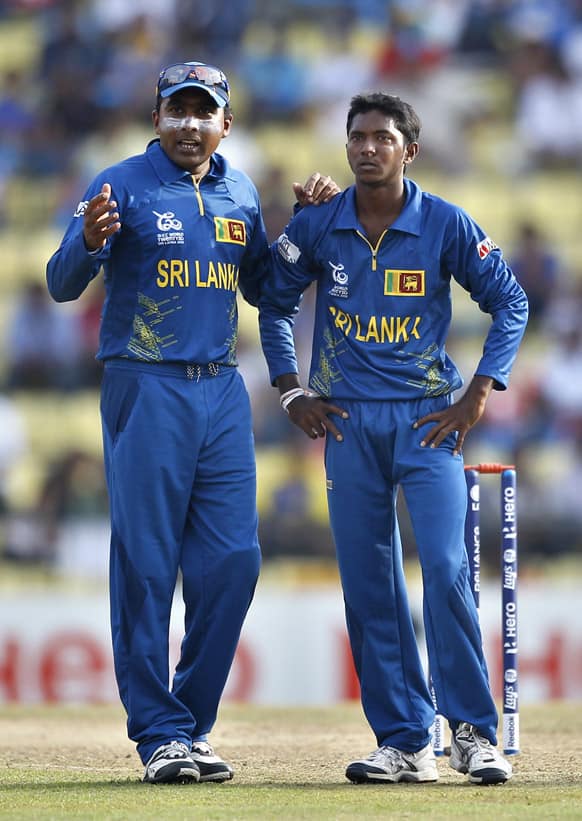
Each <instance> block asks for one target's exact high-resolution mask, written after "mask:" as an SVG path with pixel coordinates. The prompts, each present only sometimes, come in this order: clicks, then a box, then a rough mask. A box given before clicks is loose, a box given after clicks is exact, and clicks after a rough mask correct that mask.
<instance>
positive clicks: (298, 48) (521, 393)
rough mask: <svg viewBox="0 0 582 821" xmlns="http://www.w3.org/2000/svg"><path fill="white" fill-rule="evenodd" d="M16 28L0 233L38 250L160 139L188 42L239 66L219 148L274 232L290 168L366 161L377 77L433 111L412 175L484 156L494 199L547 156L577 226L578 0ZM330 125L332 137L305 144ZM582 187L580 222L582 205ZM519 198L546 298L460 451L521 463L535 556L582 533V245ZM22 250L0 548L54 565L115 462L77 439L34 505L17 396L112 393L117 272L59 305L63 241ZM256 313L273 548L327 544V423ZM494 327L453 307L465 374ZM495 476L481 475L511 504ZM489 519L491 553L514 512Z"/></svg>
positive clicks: (33, 20) (23, 19) (249, 376)
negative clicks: (356, 105) (366, 107)
mask: <svg viewBox="0 0 582 821" xmlns="http://www.w3.org/2000/svg"><path fill="white" fill-rule="evenodd" d="M14 26H21V27H22V28H18V29H14V30H15V31H16V30H18V32H19V33H21V32H22V31H23V30H24V32H25V34H26V37H25V38H23V40H22V43H21V48H20V51H19V50H18V48H17V47H16V44H15V43H12V44H11V48H10V50H9V51H10V55H11V57H10V59H9V60H7V59H4V58H2V56H1V55H0V236H1V237H2V242H3V243H4V242H5V241H6V242H7V243H12V245H15V246H17V247H18V248H22V249H24V248H25V247H26V246H30V245H33V244H34V238H35V237H37V238H38V237H39V236H40V235H41V234H44V235H45V236H46V235H48V237H49V240H50V242H49V243H47V244H45V245H44V246H43V253H45V252H47V251H48V253H50V251H51V250H52V249H53V247H55V246H56V244H57V243H58V241H59V238H60V236H61V234H62V232H63V230H64V228H65V226H66V225H67V223H68V221H69V219H70V216H71V214H72V212H73V211H74V209H75V206H76V204H77V202H78V200H79V199H80V197H81V194H82V192H83V191H84V189H85V187H86V185H87V183H88V182H89V181H90V180H91V179H92V177H93V176H94V175H95V174H96V173H97V172H98V171H99V170H101V169H102V168H103V167H105V166H107V165H109V164H112V163H114V162H116V161H118V160H120V159H122V158H124V157H126V156H129V155H130V154H133V153H139V152H141V151H142V150H143V148H144V147H145V145H146V143H147V142H148V140H149V139H150V138H151V136H152V131H151V127H150V125H149V124H150V122H151V109H152V102H153V91H154V81H155V78H156V76H157V73H158V71H159V70H160V68H161V67H162V66H164V65H166V64H168V63H172V62H178V61H181V60H189V59H199V60H203V61H208V62H211V63H215V64H218V65H219V66H221V67H222V68H223V69H224V70H225V71H226V72H227V74H228V75H229V79H230V80H231V84H232V87H233V106H234V113H235V127H234V129H233V133H232V135H231V136H230V137H229V139H228V141H226V142H225V144H224V148H225V153H226V154H227V156H229V158H230V159H231V161H232V162H233V163H234V164H235V165H237V166H239V167H241V168H243V169H244V170H246V171H247V172H248V173H249V174H250V175H251V176H252V177H253V179H254V180H255V182H256V183H257V186H258V188H259V191H260V193H261V198H262V202H263V208H264V216H265V222H266V225H267V230H268V233H269V236H270V238H271V239H272V240H274V239H275V238H276V237H277V236H278V234H279V233H280V232H281V230H282V228H283V227H284V225H285V223H286V221H287V219H288V217H289V215H290V209H291V205H292V193H291V188H290V184H289V182H290V180H292V179H300V178H303V175H304V174H305V173H308V172H310V171H312V170H314V169H316V168H317V169H318V170H321V171H324V172H330V173H333V174H334V176H335V177H336V179H338V181H339V182H340V183H344V184H348V183H349V182H350V177H349V175H348V174H347V168H346V167H345V163H344V161H343V143H344V131H345V114H346V110H347V105H348V102H349V99H350V97H351V96H352V95H353V94H355V93H358V92H360V91H366V90H376V89H382V90H386V91H389V92H390V93H396V94H399V95H400V96H402V97H403V98H404V99H407V100H409V101H410V102H412V103H413V105H414V106H415V108H416V109H417V111H418V112H419V113H420V115H421V119H422V120H423V123H424V128H423V133H422V143H421V145H422V149H421V155H420V158H419V162H418V170H419V172H420V176H418V175H417V174H416V173H415V174H413V176H416V177H417V178H418V179H419V181H420V182H421V184H422V182H423V179H422V174H423V173H424V174H426V175H427V176H428V178H429V179H430V181H431V183H433V182H435V185H436V188H435V187H433V186H432V185H431V186H430V187H431V189H432V190H435V193H440V194H442V195H444V196H447V187H446V186H447V184H448V183H450V181H451V180H462V179H464V178H469V179H473V180H475V181H476V183H475V184H476V185H478V186H480V188H481V189H482V195H483V198H485V199H486V198H487V197H488V196H489V197H490V198H491V197H492V196H494V195H493V194H491V193H489V194H488V191H489V189H488V181H490V180H491V178H492V177H496V176H497V177H499V176H501V177H503V178H506V179H507V178H509V180H510V184H512V182H514V183H515V184H516V185H518V184H519V183H520V181H523V180H524V179H531V178H534V179H535V178H537V177H538V176H539V178H540V179H543V180H545V181H546V184H545V186H544V187H543V193H539V196H544V197H548V196H549V197H550V198H551V199H552V202H551V203H548V208H551V213H552V214H553V215H554V219H555V225H561V224H562V222H563V220H562V217H561V209H562V208H563V209H564V214H565V209H566V207H568V208H569V209H570V210H569V219H570V223H574V226H576V218H575V217H574V218H573V217H572V214H571V204H570V205H568V206H566V205H565V204H564V203H563V202H562V199H561V189H560V185H561V182H562V181H570V182H571V181H572V179H574V180H575V181H578V182H582V0H387V2H381V0H343V2H342V1H341V0H319V2H318V1H317V0H309V2H308V1H307V0H214V1H213V2H212V3H208V2H203V0H142V2H139V3H129V2H126V0H58V1H57V0H12V1H11V0H4V2H3V3H2V5H1V6H0V38H1V36H2V32H3V31H4V32H5V33H7V34H6V36H7V37H10V32H12V30H13V28H12V27H14ZM27 38H28V39H27ZM7 53H8V52H7ZM19 54H20V57H19V56H18V55H19ZM268 137H270V138H271V141H270V142H269V141H268ZM314 144H317V146H318V149H319V152H320V153H319V154H317V153H315V154H314V153H313V152H310V147H311V146H313V145H314ZM322 157H323V158H329V160H330V167H329V168H326V167H322ZM415 172H416V169H415ZM342 175H343V177H342ZM548 179H550V185H549V186H548V184H547V180H548ZM426 187H429V186H428V185H427V186H426ZM580 190H582V187H581V188H580ZM27 191H32V193H31V194H30V195H27V194H26V192H27ZM532 191H533V196H536V188H535V187H534V188H533V189H532ZM540 191H541V189H540ZM449 198H450V197H449ZM460 204H461V205H467V207H468V210H470V211H471V210H472V209H471V208H470V207H469V205H468V204H467V203H464V202H460ZM495 205H496V204H495V203H492V204H491V203H490V205H489V207H488V208H487V207H484V211H483V213H492V212H494V211H495ZM574 205H575V207H576V208H577V209H578V211H577V215H578V218H579V219H577V224H578V226H580V225H581V223H580V220H582V207H581V203H580V201H579V200H578V201H577V202H575V204H574ZM505 211H506V212H508V213H509V214H511V217H512V222H511V225H505V226H504V233H505V236H504V237H503V247H504V252H505V254H506V256H507V257H508V258H509V260H510V262H511V264H512V267H513V269H514V271H515V273H516V275H517V276H518V278H519V279H520V281H521V282H522V284H523V285H524V287H525V289H526V291H527V293H528V296H529V300H530V308H531V320H530V326H529V329H528V332H527V335H526V340H525V343H524V348H523V355H522V356H520V360H519V362H518V365H517V366H516V372H515V376H514V380H513V382H512V384H511V386H510V391H509V392H508V393H507V394H503V395H495V396H494V398H493V400H492V401H491V403H490V409H488V413H487V415H486V418H485V419H484V420H483V421H482V422H481V424H480V426H479V427H478V428H476V429H475V430H474V431H473V432H472V434H471V439H470V444H469V446H468V448H467V454H466V458H467V461H494V460H497V459H499V460H501V461H506V462H511V463H515V464H516V465H517V466H518V469H519V492H520V498H519V515H520V526H521V532H522V543H523V551H524V554H523V555H524V557H525V558H526V559H530V560H531V561H532V563H534V564H535V561H537V560H538V559H539V560H542V559H543V558H544V557H548V556H554V557H555V556H557V555H567V554H571V553H573V552H575V551H579V549H580V547H581V546H582V536H581V534H582V504H580V498H579V494H580V491H579V490H578V488H579V487H580V486H582V321H581V316H582V313H581V311H582V255H578V256H576V253H573V252H569V253H567V254H566V253H564V251H563V243H560V242H557V241H556V239H555V231H554V230H553V226H552V225H549V224H545V223H544V222H543V221H542V220H540V219H534V218H533V217H532V216H531V213H530V212H526V211H524V213H514V211H513V210H512V208H511V206H509V208H507V206H506V208H505ZM534 212H535V210H534V211H532V213H534ZM472 213H473V216H475V217H477V218H479V214H476V213H474V210H473V211H472ZM484 227H485V228H486V229H490V232H491V231H492V230H493V228H491V227H490V226H489V225H487V224H485V225H484ZM576 231H578V233H579V231H580V227H578V228H576V227H574V229H573V231H572V232H571V236H570V237H569V245H568V248H569V249H572V248H576V247H577V239H578V236H577V233H576ZM50 243H52V247H50ZM21 256H23V254H20V253H16V254H15V255H13V257H9V258H8V261H7V259H6V258H5V261H4V265H3V269H2V271H1V272H0V300H1V302H2V308H1V314H0V315H1V316H2V319H3V329H4V338H3V341H2V350H1V356H0V362H2V394H1V395H0V481H1V482H3V485H0V491H1V493H0V501H1V504H2V506H3V512H4V521H5V523H6V522H7V523H8V524H7V525H6V527H5V530H4V536H3V541H4V544H3V546H2V547H1V549H2V550H3V552H4V555H5V556H6V557H13V558H19V557H21V558H22V557H29V558H32V559H34V560H36V561H46V562H49V563H50V561H52V560H54V550H55V544H56V542H57V541H58V527H59V523H62V522H63V521H64V520H66V519H67V517H69V518H70V517H73V518H74V517H76V516H85V515H91V516H99V515H102V514H103V512H104V511H105V510H106V504H107V502H106V497H105V493H104V487H103V483H102V479H101V478H99V477H100V475H101V474H100V473H99V467H98V466H99V464H100V463H99V460H98V459H96V458H95V455H94V453H89V452H86V451H84V450H83V449H81V450H79V448H78V447H77V446H76V445H75V444H74V443H73V444H72V445H71V448H70V449H69V450H66V449H65V450H62V449H61V450H60V451H58V452H56V453H55V454H53V456H54V458H53V459H52V460H51V461H48V462H47V463H46V464H43V469H42V471H37V474H36V475H37V480H36V485H35V487H36V496H35V500H34V501H33V502H32V503H30V502H29V503H28V506H27V508H26V510H23V509H20V508H19V504H18V495H17V493H16V492H15V491H11V490H10V474H11V471H13V469H14V467H15V465H17V464H18V461H19V460H21V459H22V458H23V454H28V457H29V458H30V448H31V444H30V442H31V441H32V439H34V436H32V438H31V435H30V430H29V429H27V424H26V418H25V417H23V415H22V413H21V412H20V408H21V398H22V397H23V396H26V397H30V395H31V394H33V395H34V396H35V402H36V403H37V404H38V403H42V401H43V397H45V396H46V395H47V394H51V395H54V394H55V393H58V394H59V395H61V394H62V395H63V396H66V397H69V398H70V399H71V401H73V399H74V397H75V395H77V394H78V393H79V392H86V391H93V392H95V394H96V392H97V389H98V385H99V380H100V366H99V364H98V363H97V362H96V361H95V360H94V352H95V349H96V346H97V335H98V327H99V316H100V310H101V303H102V298H103V292H102V288H101V286H100V284H99V283H98V282H95V283H93V285H92V286H91V288H90V289H89V291H88V292H87V294H86V295H85V296H84V297H83V299H82V300H80V301H79V302H78V303H75V304H74V305H72V306H57V305H55V304H53V303H52V302H51V300H50V299H49V297H48V294H47V292H46V288H45V286H44V265H45V263H46V256H39V257H38V258H33V259H34V262H33V263H31V262H30V260H31V257H30V255H26V260H27V262H26V264H24V265H23V264H22V263H21ZM312 305H313V294H312V293H310V292H308V293H307V295H306V297H305V299H304V303H303V307H302V310H301V312H300V315H299V317H298V321H297V326H296V336H297V341H298V349H299V353H300V358H301V361H302V366H303V369H304V371H305V370H306V369H307V363H308V360H309V339H310V322H311V316H312ZM472 308H473V309H474V312H477V313H478V309H477V308H476V307H475V306H472ZM462 316H464V314H462ZM243 320H244V321H243V322H242V325H241V337H240V341H239V360H240V365H241V368H242V370H243V372H244V375H245V378H246V380H247V384H248V387H249V391H250V393H251V397H252V402H253V408H254V414H255V433H256V442H257V452H258V459H259V469H260V470H264V473H263V474H260V475H264V476H265V477H267V478H265V480H264V481H263V489H262V490H261V489H260V499H259V502H260V510H261V520H262V525H261V527H262V543H263V550H264V554H265V557H266V558H270V557H275V556H287V555H289V556H293V555H294V556H301V557H306V556H310V557H317V556H323V557H329V556H331V555H332V553H333V548H332V545H331V541H330V537H329V531H328V529H327V519H326V512H325V497H324V490H323V481H322V471H321V453H320V450H321V443H318V444H315V445H313V444H312V443H311V442H310V441H309V440H307V438H306V437H303V436H302V435H300V434H299V433H298V432H297V431H296V430H294V429H293V428H292V426H291V425H290V423H289V421H288V419H287V418H286V417H285V415H284V414H282V413H281V412H280V409H279V406H278V403H277V397H276V395H275V393H274V390H273V389H272V388H271V387H270V386H269V384H268V380H267V371H266V367H265V364H264V362H263V359H262V354H261V351H260V348H259V345H258V341H257V340H258V338H257V335H256V328H255V325H256V320H255V317H254V314H248V315H247V314H246V313H244V308H243ZM485 330H486V327H484V326H483V325H482V324H479V322H477V321H475V318H474V316H473V314H472V313H470V312H469V313H468V314H467V316H466V320H465V321H463V320H462V318H461V320H460V321H459V323H458V326H455V329H454V333H453V336H452V338H451V352H452V355H453V357H454V358H457V359H458V361H459V363H460V364H461V366H464V365H465V364H466V367H467V372H466V376H470V368H471V367H472V366H473V365H474V364H475V363H476V361H477V358H478V355H479V347H480V344H481V341H482V338H483V334H484V332H485ZM63 401H65V400H63ZM95 402H96V403H97V402H98V399H95ZM97 434H98V431H97ZM496 492H497V488H493V490H492V492H487V493H485V492H484V494H483V495H484V503H485V511H486V513H487V509H488V508H489V515H490V517H491V518H492V521H494V522H495V521H497V518H496V517H498V515H499V512H498V508H499V503H498V498H497V495H496ZM31 517H32V518H34V520H35V522H37V524H38V523H39V522H40V525H39V526H38V527H37V528H36V529H35V530H34V531H33V535H32V536H31V535H30V533H31V531H30V528H28V530H27V529H26V527H23V522H27V526H28V525H29V524H30V519H31ZM405 530H406V526H405ZM491 530H492V531H493V530H494V526H492V527H491ZM25 532H26V534H27V535H23V533H25ZM485 536H486V540H487V539H488V538H490V541H491V542H492V546H491V547H490V557H494V556H495V551H496V550H497V549H498V548H497V542H496V541H495V539H496V534H495V533H494V532H492V535H491V537H488V536H487V534H485ZM405 544H406V538H405ZM485 560H486V561H487V554H486V556H485Z"/></svg>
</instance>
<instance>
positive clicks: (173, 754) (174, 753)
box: [163, 741, 190, 758]
mask: <svg viewBox="0 0 582 821" xmlns="http://www.w3.org/2000/svg"><path fill="white" fill-rule="evenodd" d="M189 752H190V751H189V750H188V747H187V746H186V744H184V742H183V741H171V742H170V743H169V744H168V745H166V747H165V748H164V751H163V754H164V758H183V757H184V756H185V755H189Z"/></svg>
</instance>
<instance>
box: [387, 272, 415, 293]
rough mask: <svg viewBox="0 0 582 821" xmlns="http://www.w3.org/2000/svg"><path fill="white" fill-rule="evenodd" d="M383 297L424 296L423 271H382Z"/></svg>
mask: <svg viewBox="0 0 582 821" xmlns="http://www.w3.org/2000/svg"><path fill="white" fill-rule="evenodd" d="M384 296H424V271H391V270H389V269H388V268H386V270H385V271H384Z"/></svg>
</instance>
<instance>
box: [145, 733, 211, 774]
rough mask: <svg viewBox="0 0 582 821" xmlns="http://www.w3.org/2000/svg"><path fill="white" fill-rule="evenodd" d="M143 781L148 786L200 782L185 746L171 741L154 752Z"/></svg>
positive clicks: (146, 767) (198, 772)
mask: <svg viewBox="0 0 582 821" xmlns="http://www.w3.org/2000/svg"><path fill="white" fill-rule="evenodd" d="M143 780H144V781H146V782H147V783H148V784H187V783H192V782H196V781H199V780H200V770H199V769H198V765H197V764H196V762H195V761H194V759H193V758H192V756H191V755H190V750H189V749H188V747H187V745H186V744H184V743H183V742H182V741H171V742H170V743H169V744H162V746H161V747H158V749H157V750H155V751H154V753H153V755H152V756H151V758H150V760H149V761H148V763H147V764H146V766H145V773H144V776H143Z"/></svg>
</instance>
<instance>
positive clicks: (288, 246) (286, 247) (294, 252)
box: [277, 234, 301, 264]
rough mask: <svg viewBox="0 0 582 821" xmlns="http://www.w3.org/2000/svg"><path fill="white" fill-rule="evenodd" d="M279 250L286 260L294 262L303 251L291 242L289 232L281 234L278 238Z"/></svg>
mask: <svg viewBox="0 0 582 821" xmlns="http://www.w3.org/2000/svg"><path fill="white" fill-rule="evenodd" d="M277 251H278V252H279V254H280V255H281V256H282V257H283V259H284V260H285V262H291V263H293V264H295V263H296V262H297V260H298V259H299V257H300V256H301V251H300V250H299V248H298V247H297V246H296V245H294V244H293V243H292V242H291V240H290V239H289V237H288V236H287V234H281V236H280V237H279V239H278V240H277Z"/></svg>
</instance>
